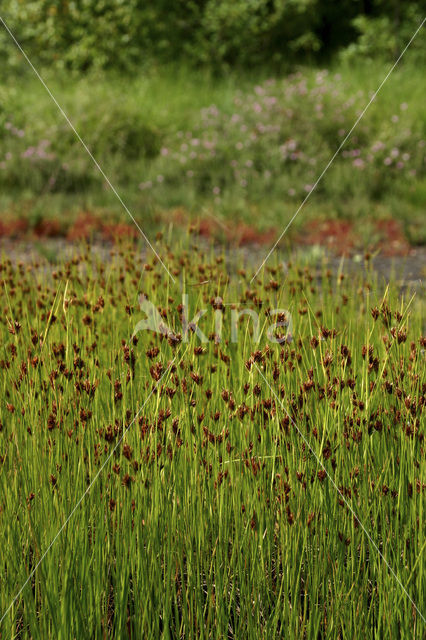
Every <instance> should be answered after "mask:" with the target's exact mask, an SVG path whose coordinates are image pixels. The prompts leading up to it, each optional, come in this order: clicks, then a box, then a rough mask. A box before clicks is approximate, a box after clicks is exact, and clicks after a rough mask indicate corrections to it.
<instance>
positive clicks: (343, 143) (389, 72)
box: [250, 18, 426, 283]
mask: <svg viewBox="0 0 426 640" xmlns="http://www.w3.org/2000/svg"><path fill="white" fill-rule="evenodd" d="M425 21H426V18H423V20H422V22H421V23H420V25H419V26H418V27H417V29H416V31H415V32H414V34H413V35H412V36H411V38H410V40H409V42H408V43H407V44H406V45H405V47H404V49H403V51H402V53H401V54H400V55H399V57H398V59H397V60H396V62H395V63H394V64H393V65H392V67H391V68H390V69H389V71H388V73H387V74H386V76H385V77H384V78H383V80H382V82H381V83H380V85H379V87H378V88H377V89H376V91H375V92H374V93H373V95H372V96H371V98H370V100H369V101H368V103H367V104H366V106H365V107H364V109H363V110H362V111H361V113H360V115H359V116H358V118H357V119H356V120H355V122H354V124H353V125H352V128H351V129H350V131H349V133H347V134H346V136H345V138H344V140H343V141H342V142H341V143H340V145H339V147H338V148H337V150H336V151H335V152H334V154H333V156H332V157H331V158H330V160H329V161H328V163H327V165H326V166H325V168H324V169H323V171H322V172H321V173H320V175H319V176H318V178H317V179H316V182H315V183H314V185H313V186H312V189H311V190H310V191H309V193H308V194H307V195H306V197H305V199H304V200H303V202H302V204H300V205H299V207H298V209H297V211H296V213H295V214H294V215H293V217H292V218H291V219H290V221H289V222H288V224H287V225H286V227H285V229H284V231H283V232H282V233H281V235H280V236H279V238H278V240H277V241H276V242H275V244H274V245H273V246H272V248H271V249H270V251H269V253H268V255H267V256H266V258H265V259H264V260H263V262H262V264H261V265H260V266H259V268H258V269H257V271H256V273H255V274H254V276H253V277H252V279H251V280H250V283H252V282H253V280H254V279H255V278H256V277H257V275H258V273H259V271H260V270H261V268H262V267H263V265H264V264H265V262H266V261H267V260H268V259H269V256H270V255H271V253H273V251H274V250H275V248H276V246H277V244H278V243H279V242H280V240H281V238H282V237H283V236H284V234H285V233H286V231H287V230H288V228H289V227H290V225H291V224H292V223H293V221H294V219H295V218H296V216H297V215H298V213H299V212H300V211H301V210H302V208H303V207H304V205H305V203H306V202H307V200H308V199H309V197H310V195H311V193H313V192H314V191H315V189H316V187H317V185H318V183H319V182H320V180H321V178H322V177H323V175H324V174H325V173H326V171H327V170H328V169H329V167H330V166H331V165H332V163H333V162H334V160H335V158H336V156H337V155H338V154H339V152H340V151H341V149H342V147H343V146H344V145H345V143H346V142H347V140H348V139H349V138H350V136H351V134H352V132H353V130H354V129H355V127H356V126H357V125H358V123H359V121H360V120H361V118H362V117H363V116H364V114H365V112H366V111H367V109H368V108H369V106H370V105H371V103H372V102H373V101H374V100H375V98H376V96H377V94H378V93H379V91H380V89H381V88H382V87H383V85H384V84H385V82H386V80H387V79H388V78H389V76H390V75H391V73H392V71H393V70H394V69H395V67H396V66H397V64H398V63H399V62H400V60H401V58H402V56H403V55H404V53H405V52H406V51H407V49H408V47H409V46H410V44H411V43H412V42H413V40H414V38H415V37H416V35H417V34H418V32H419V31H420V29H421V28H422V26H423V25H424V23H425Z"/></svg>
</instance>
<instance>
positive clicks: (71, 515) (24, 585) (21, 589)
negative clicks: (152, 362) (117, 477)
mask: <svg viewBox="0 0 426 640" xmlns="http://www.w3.org/2000/svg"><path fill="white" fill-rule="evenodd" d="M176 358H177V355H176V356H175V357H174V358H173V360H171V361H170V362H169V364H168V366H167V369H166V370H165V372H164V373H163V375H162V376H161V378H160V379H159V380H158V381H157V382H156V383H155V385H154V386H153V388H152V389H151V391H150V393H149V395H148V397H147V399H146V400H145V402H144V403H143V405H142V406H141V408H140V409H139V411H138V412H137V414H136V415H135V417H134V418H133V420H132V421H131V423H130V424H129V425H128V426H127V427H126V429H125V430H124V431H123V433H122V435H121V438H120V439H119V440H118V442H117V444H116V445H115V447H114V448H113V449H112V451H111V452H110V453H109V455H108V456H107V458H106V459H105V461H104V463H103V464H102V466H101V468H100V469H99V471H98V472H97V474H96V475H95V477H94V478H93V480H91V482H90V484H89V486H88V487H87V489H86V491H85V492H84V493H83V495H82V496H81V498H80V499H79V500H78V501H77V503H76V504H75V505H74V507H73V509H72V511H71V513H70V514H69V515H68V517H67V519H66V520H65V522H64V524H63V525H62V527H61V528H60V529H59V531H58V532H57V533H56V535H55V537H54V538H53V540H52V541H51V542H50V543H49V546H48V547H47V549H46V550H45V551H44V553H43V555H42V556H41V558H40V560H39V561H38V562H37V564H36V566H35V567H34V569H33V570H32V571H31V573H30V574H29V576H28V578H27V579H26V580H25V582H24V584H23V585H22V587H21V588H20V589H19V591H18V592H17V593H16V595H15V596H14V597H13V600H12V602H11V603H10V605H9V606H8V608H7V609H6V611H5V612H4V614H3V615H2V617H1V618H0V624H1V623H2V622H3V620H4V619H5V617H6V616H7V614H8V613H9V611H10V609H11V608H12V607H13V605H14V603H15V602H16V600H17V599H18V598H19V596H20V595H21V593H22V591H23V590H24V589H25V587H26V586H27V584H28V583H29V581H30V580H31V578H32V577H33V576H34V574H35V572H36V571H37V569H38V568H39V566H40V565H41V563H42V562H43V560H44V559H45V557H46V556H47V554H48V553H49V551H50V549H51V548H52V547H53V545H54V544H55V542H56V540H57V539H58V538H59V536H60V535H61V533H62V531H63V530H64V529H65V528H66V526H67V524H68V522H69V521H70V520H71V518H72V517H73V515H74V513H75V512H76V511H77V509H78V507H79V506H80V504H81V503H82V502H83V500H84V498H85V497H86V496H87V494H88V493H89V491H90V489H91V488H92V487H93V485H94V484H95V482H96V480H97V479H98V478H99V476H100V475H101V473H102V471H103V470H104V468H105V466H106V464H107V463H108V462H109V460H111V458H112V456H113V455H114V453H115V451H116V450H117V448H118V447H119V446H120V444H121V442H122V440H123V438H124V436H125V435H126V433H127V432H128V430H129V429H130V427H131V426H132V425H133V424H134V422H135V420H136V418H137V417H138V416H139V415H140V413H141V411H142V410H143V408H144V407H145V405H146V404H147V402H148V400H149V399H150V398H151V396H152V394H153V393H154V391H155V390H156V389H157V387H158V385H159V384H160V382H161V380H162V379H163V378H164V376H165V375H166V373H167V372H168V371H169V370H170V368H171V366H172V364H173V363H174V361H175V360H176Z"/></svg>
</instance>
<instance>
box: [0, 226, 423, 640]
mask: <svg viewBox="0 0 426 640" xmlns="http://www.w3.org/2000/svg"><path fill="white" fill-rule="evenodd" d="M159 251H160V253H161V256H162V258H163V259H164V260H165V262H166V264H167V266H168V268H169V269H170V270H171V272H172V274H173V276H174V277H175V278H176V281H177V284H176V285H173V284H172V283H171V282H170V280H169V279H168V278H167V275H166V274H165V272H164V271H162V269H161V266H160V265H159V264H158V263H155V261H153V260H148V262H147V263H145V264H144V260H143V259H141V257H140V252H139V250H136V249H135V247H133V248H129V247H124V246H123V247H122V248H119V247H118V248H117V250H116V251H115V253H114V255H113V256H112V257H111V260H110V261H107V262H105V263H102V262H101V261H100V260H97V259H94V258H93V256H91V254H90V252H89V250H88V249H87V248H84V247H82V249H81V252H79V253H76V255H75V257H74V259H72V260H70V261H68V262H65V261H59V263H58V264H57V265H53V266H49V265H47V264H45V263H44V262H43V261H40V263H39V264H32V265H28V266H27V265H26V264H23V263H21V264H11V263H10V261H8V260H7V259H4V260H3V262H2V263H1V272H0V277H1V280H2V287H1V293H0V295H1V302H2V309H3V315H2V318H1V325H0V329H1V336H2V342H3V351H2V354H1V356H0V366H1V368H0V376H1V378H0V385H1V397H2V400H1V404H0V425H1V431H0V462H1V466H0V483H1V498H0V531H1V535H2V541H3V544H2V557H1V569H0V585H1V587H0V602H1V612H0V613H1V615H3V614H4V613H5V612H6V611H7V614H6V616H5V618H4V620H3V622H2V630H1V632H2V637H3V636H4V637H5V638H12V637H16V638H30V637H31V638H43V639H45V638H105V637H116V638H126V637H132V638H133V637H150V638H159V637H164V638H192V637H193V638H245V637H250V638H274V637H277V638H278V637H294V638H296V637H298V638H299V637H306V638H318V637H324V638H325V637H327V638H359V639H361V638H367V637H373V636H374V637H402V638H422V637H423V635H422V634H423V633H424V619H422V615H424V614H425V612H424V601H425V589H426V583H425V582H426V581H425V573H424V570H423V566H424V562H423V559H424V546H425V541H424V491H425V483H426V477H425V465H424V423H422V421H421V418H422V410H423V409H424V393H425V384H426V382H425V379H424V349H425V337H424V336H423V333H424V327H423V326H422V322H423V320H422V317H423V312H424V307H423V301H422V299H421V298H419V296H418V295H411V294H410V293H409V292H405V293H404V294H402V293H400V292H398V289H397V288H396V285H395V284H393V283H392V282H390V283H389V286H388V287H387V288H384V287H380V286H379V285H378V282H377V280H376V277H375V275H374V273H373V272H372V271H371V269H370V267H369V264H368V261H367V262H366V263H365V268H363V269H361V270H360V274H359V276H357V277H353V276H350V277H345V276H344V274H343V273H341V274H335V273H334V274H333V273H331V272H327V266H326V265H324V269H323V270H322V272H321V273H320V274H317V273H315V271H314V270H313V269H311V268H310V267H308V266H302V265H299V264H297V263H295V264H286V265H284V266H283V265H280V264H279V263H277V262H275V263H274V260H272V262H271V263H268V264H269V268H267V269H266V270H265V271H264V272H262V273H261V275H260V277H259V279H258V280H256V281H255V282H253V283H252V284H251V285H250V284H249V281H250V278H251V276H252V275H253V272H254V270H252V269H250V268H248V267H247V265H244V264H243V262H242V259H239V258H237V259H236V261H237V263H238V265H237V266H236V267H235V265H232V266H231V265H230V264H228V262H227V261H228V257H227V256H225V255H223V256H222V255H218V254H217V253H215V252H213V250H211V251H210V250H206V248H205V247H203V248H202V249H199V248H197V242H196V238H192V239H191V240H190V241H189V243H188V244H187V245H186V247H185V246H182V247H176V246H174V247H173V248H170V247H168V246H167V244H166V243H163V244H160V246H159ZM180 286H182V288H183V290H184V292H185V293H187V294H188V306H189V309H188V319H189V320H191V319H192V318H193V316H194V315H195V313H196V312H197V311H198V310H202V309H205V310H206V314H205V315H204V316H203V317H202V318H201V319H200V321H199V328H200V330H201V331H203V333H204V334H205V335H206V336H207V338H208V341H207V343H203V342H200V339H199V337H198V336H197V334H196V333H194V332H192V331H189V334H188V336H187V339H186V338H185V334H184V333H183V328H182V322H181V311H182V309H181V307H179V305H180V304H181V302H182V298H181V294H182V291H181V289H180ZM141 293H143V294H145V295H146V296H147V297H148V299H149V300H150V301H151V302H153V303H154V304H155V306H156V307H157V308H158V310H159V312H160V313H161V315H162V318H163V320H164V322H165V323H167V325H168V326H169V328H170V330H171V333H170V334H169V336H168V338H167V337H165V336H164V335H161V334H158V333H153V332H148V331H141V332H138V333H137V334H136V336H135V338H133V339H132V334H133V332H134V330H135V327H136V326H137V323H138V322H139V321H140V320H141V319H143V318H144V314H143V313H142V312H141V311H140V310H139V302H138V296H139V294H141ZM218 297H220V298H221V300H222V302H219V301H218V300H217V298H218ZM233 307H234V310H238V311H241V310H243V309H248V308H249V309H252V310H254V311H256V312H257V313H258V314H259V318H260V327H261V336H260V341H259V343H254V342H253V324H252V321H251V319H250V317H249V316H247V315H243V316H241V319H240V321H239V324H238V332H237V340H236V341H235V342H233V341H232V309H233ZM277 308H280V309H283V310H285V312H284V311H283V313H285V316H286V321H288V320H289V319H290V318H291V320H292V328H291V334H290V333H289V332H288V327H287V328H281V329H278V330H277V331H278V334H279V336H281V337H284V336H285V337H286V339H285V341H284V342H283V343H282V344H277V343H273V342H271V341H270V340H268V338H267V335H266V331H267V329H268V328H269V327H270V326H271V325H272V323H273V319H272V317H271V315H270V311H271V310H272V309H277ZM219 319H222V333H221V336H220V338H221V339H220V340H219V338H218V326H219V325H218V324H217V322H218V321H219ZM144 403H146V404H145V405H144ZM307 443H308V444H307ZM111 454H112V455H111ZM108 456H111V457H110V459H108ZM103 465H105V466H104V468H102V467H103ZM101 469H102V471H101V473H100V474H99V477H97V478H96V474H97V473H98V472H99V471H100V470H101ZM327 474H328V475H329V477H327ZM95 478H96V480H95ZM333 482H334V483H335V485H336V486H337V487H338V489H339V491H337V490H336V488H335V486H334V485H333ZM91 483H93V484H92V485H91ZM89 486H90V491H89V492H88V494H87V495H86V497H85V498H84V500H83V501H82V502H81V504H80V506H79V507H78V508H77V510H76V512H75V513H74V515H73V516H72V518H71V520H70V521H69V523H68V524H67V525H66V526H65V528H64V530H63V531H62V533H61V535H60V536H59V537H58V539H57V540H56V541H55V543H54V544H53V546H52V548H51V549H50V550H49V552H48V554H47V555H46V557H45V558H44V559H43V561H42V562H41V564H40V566H39V567H38V568H37V570H36V571H35V573H34V574H33V573H32V572H33V570H34V568H35V566H36V564H37V562H38V561H39V560H40V559H41V558H42V556H43V553H44V552H45V550H46V549H48V547H49V544H50V543H51V542H52V540H53V539H54V537H55V535H56V533H57V532H58V531H59V530H60V528H61V527H62V526H63V525H64V524H65V522H66V520H67V517H68V515H69V514H70V513H71V512H72V510H73V508H74V506H75V505H76V504H77V502H78V500H79V499H80V498H81V497H82V496H83V494H84V492H85V491H86V490H87V489H88V487H89ZM360 522H361V523H362V525H363V526H365V529H366V531H367V532H368V535H369V536H371V540H370V539H369V538H368V536H367V535H366V533H365V532H364V531H363V529H362V527H361V526H360ZM371 541H373V542H371ZM376 545H377V547H376ZM377 548H378V549H379V550H380V554H379V553H378V551H377ZM381 554H382V555H381ZM383 557H384V558H385V559H386V562H387V563H388V564H389V565H390V567H391V568H392V570H393V571H394V574H395V575H396V577H395V575H392V573H391V572H390V570H389V568H388V566H387V564H386V563H385V561H384V560H383ZM29 576H30V580H29V582H28V584H27V585H26V587H25V588H24V590H23V591H22V593H20V594H19V596H18V597H17V599H16V600H15V601H13V598H14V597H15V596H16V594H17V593H18V592H19V590H20V588H21V586H22V585H23V584H24V582H25V581H26V580H27V578H28V577H29ZM401 585H402V587H403V588H402V587H401ZM404 589H406V591H407V592H408V594H409V597H408V596H407V594H406V593H405V592H404ZM410 598H411V599H412V601H413V602H414V603H415V605H416V606H417V607H418V610H416V608H415V606H414V605H413V603H412V602H411V601H410ZM12 602H13V604H12V606H11V608H10V610H8V607H9V606H10V604H11V603H12Z"/></svg>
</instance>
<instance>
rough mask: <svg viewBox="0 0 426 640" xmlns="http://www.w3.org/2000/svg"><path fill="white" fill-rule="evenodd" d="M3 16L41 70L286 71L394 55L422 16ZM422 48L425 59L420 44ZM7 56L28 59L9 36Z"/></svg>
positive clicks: (202, 5)
mask: <svg viewBox="0 0 426 640" xmlns="http://www.w3.org/2000/svg"><path fill="white" fill-rule="evenodd" d="M2 17H4V19H5V20H6V22H7V24H8V26H9V27H10V29H11V30H12V32H13V33H14V35H15V36H16V38H17V40H18V41H19V42H20V43H21V44H22V46H23V48H24V50H25V51H26V52H27V53H28V55H29V56H30V58H31V60H33V61H34V63H37V64H44V65H48V66H56V67H59V68H66V69H72V70H77V71H85V70H87V69H89V68H94V69H109V68H114V69H120V70H127V71H130V70H135V69H136V68H139V69H140V67H141V66H142V67H143V66H148V65H151V64H152V63H153V61H159V62H171V61H175V60H176V59H182V58H184V59H186V61H190V62H191V63H192V64H195V65H200V64H203V65H208V66H210V67H213V68H219V69H220V68H223V67H226V66H246V67H247V66H252V65H265V64H267V65H270V66H273V65H275V66H276V67H277V66H278V65H279V66H280V69H282V68H283V65H286V64H292V63H294V62H307V61H309V60H312V59H313V58H314V56H315V59H317V57H318V56H320V57H321V61H322V63H323V62H324V61H325V60H324V59H325V58H327V57H329V56H330V55H332V54H333V52H335V51H336V50H338V49H345V48H346V56H347V57H349V58H351V57H353V56H358V57H359V56H364V57H365V56H367V57H368V56H371V57H373V56H375V55H376V54H380V55H383V56H386V57H394V56H395V55H396V54H397V53H398V51H399V50H400V48H401V47H402V46H403V44H405V42H407V40H408V39H409V38H410V36H411V35H412V33H413V32H414V30H415V27H416V26H418V24H419V23H420V19H421V17H422V5H421V3H420V2H419V1H412V0H404V1H403V0H386V2H384V0H369V2H364V1H361V0H340V1H339V2H338V3H336V2H335V0H179V1H176V0H155V2H146V1H143V0H73V1H70V0H27V1H23V0H10V1H9V3H8V5H7V7H5V8H3V9H2ZM415 47H416V49H417V50H419V51H420V50H422V51H423V52H424V51H425V45H424V42H423V43H422V39H421V38H418V40H417V41H416V43H415ZM0 56H2V57H4V59H5V60H6V61H7V64H8V65H13V66H15V67H17V66H18V65H19V64H20V63H21V61H22V56H21V54H20V52H19V50H18V49H17V48H16V47H15V46H14V45H13V42H12V41H11V39H10V36H9V35H8V34H7V32H6V30H5V29H4V28H3V27H1V29H0Z"/></svg>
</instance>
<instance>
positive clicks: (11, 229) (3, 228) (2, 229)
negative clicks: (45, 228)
mask: <svg viewBox="0 0 426 640" xmlns="http://www.w3.org/2000/svg"><path fill="white" fill-rule="evenodd" d="M27 231H28V223H27V221H26V220H10V221H8V222H0V237H2V238H17V237H19V236H22V235H24V234H26V233H27Z"/></svg>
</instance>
